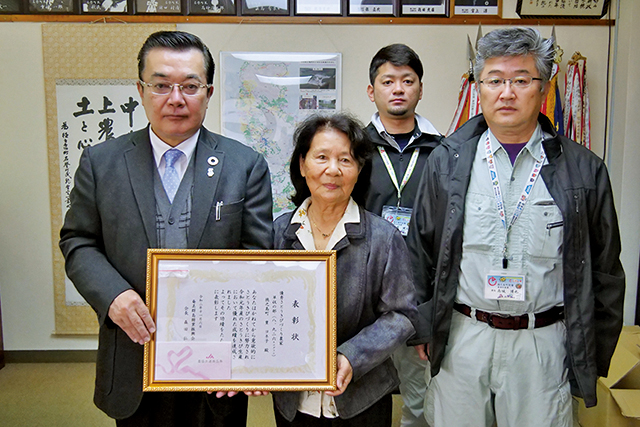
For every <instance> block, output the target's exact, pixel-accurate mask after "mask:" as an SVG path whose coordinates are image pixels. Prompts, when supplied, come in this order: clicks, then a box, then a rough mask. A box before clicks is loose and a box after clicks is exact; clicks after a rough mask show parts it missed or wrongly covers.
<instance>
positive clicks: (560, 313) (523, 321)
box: [453, 302, 564, 331]
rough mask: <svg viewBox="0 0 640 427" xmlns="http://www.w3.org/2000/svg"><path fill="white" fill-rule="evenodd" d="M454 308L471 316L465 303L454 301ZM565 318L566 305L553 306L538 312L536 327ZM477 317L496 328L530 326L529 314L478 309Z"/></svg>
mask: <svg viewBox="0 0 640 427" xmlns="http://www.w3.org/2000/svg"><path fill="white" fill-rule="evenodd" d="M453 308H455V309H456V311H459V312H460V313H462V314H464V315H465V316H467V317H471V307H469V306H468V305H465V304H458V303H457V302H454V303H453ZM563 318H564V307H553V308H552V309H550V310H547V311H543V312H542V313H536V320H535V326H534V327H535V328H543V327H545V326H549V325H553V324H554V323H556V322H557V321H559V320H562V319H563ZM476 319H478V320H479V321H481V322H484V323H486V324H488V325H489V326H491V327H492V328H495V329H512V330H514V331H517V330H518V329H528V328H529V315H528V314H523V315H521V316H507V315H505V314H498V313H487V312H486V311H482V310H476Z"/></svg>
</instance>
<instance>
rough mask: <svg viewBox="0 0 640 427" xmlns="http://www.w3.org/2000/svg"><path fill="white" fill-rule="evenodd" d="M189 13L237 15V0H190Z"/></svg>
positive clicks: (188, 2) (188, 3)
mask: <svg viewBox="0 0 640 427" xmlns="http://www.w3.org/2000/svg"><path fill="white" fill-rule="evenodd" d="M187 10H188V12H187V13H188V14H189V15H235V14H236V2H235V0H188V1H187Z"/></svg>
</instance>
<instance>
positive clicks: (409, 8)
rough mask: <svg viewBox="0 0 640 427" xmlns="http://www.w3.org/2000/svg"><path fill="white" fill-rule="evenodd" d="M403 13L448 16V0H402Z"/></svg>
mask: <svg viewBox="0 0 640 427" xmlns="http://www.w3.org/2000/svg"><path fill="white" fill-rule="evenodd" d="M400 4H401V5H402V15H405V16H411V15H414V16H416V15H431V16H448V15H449V3H447V0H400Z"/></svg>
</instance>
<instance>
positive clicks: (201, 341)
mask: <svg viewBox="0 0 640 427" xmlns="http://www.w3.org/2000/svg"><path fill="white" fill-rule="evenodd" d="M146 298H147V301H146V302H147V306H148V307H149V311H150V312H151V315H152V316H153V319H154V321H155V323H156V332H155V333H153V334H152V337H151V341H150V342H149V343H147V344H145V347H144V377H143V378H144V379H143V390H144V391H205V390H206V391H225V390H234V391H247V390H268V391H297V390H335V389H336V255H335V251H282V250H280V251H268V250H248V251H245V250H243V251H241V250H173V249H149V250H148V254H147V295H146Z"/></svg>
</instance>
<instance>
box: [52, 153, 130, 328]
mask: <svg viewBox="0 0 640 427" xmlns="http://www.w3.org/2000/svg"><path fill="white" fill-rule="evenodd" d="M91 154H92V148H91V147H89V148H86V149H85V150H84V151H83V152H82V155H81V157H80V164H79V166H78V169H77V171H76V175H75V183H74V187H73V190H72V191H71V196H70V200H71V206H70V208H69V210H68V211H67V214H66V217H65V220H64V225H63V226H62V229H61V230H60V249H61V250H62V254H63V255H64V258H65V269H66V272H67V276H69V279H71V281H72V282H73V284H74V285H75V287H76V288H77V289H78V292H80V294H81V295H82V296H83V297H84V299H85V300H87V302H88V303H89V304H90V305H91V307H92V308H93V309H94V310H95V311H96V313H97V315H98V321H99V322H100V324H103V323H104V322H105V321H106V320H107V314H108V312H109V307H110V306H111V303H112V302H113V300H114V299H115V298H116V297H117V296H118V295H120V294H121V293H122V292H124V291H126V290H128V289H132V287H131V285H130V284H129V283H128V282H127V281H126V280H125V279H124V278H123V277H122V276H121V275H120V273H118V271H117V270H116V269H115V268H114V267H113V266H112V265H111V263H110V262H109V260H108V259H107V257H106V255H105V251H104V241H103V235H102V223H101V219H100V213H99V210H98V204H97V203H98V202H97V200H96V181H95V176H94V168H93V165H92V158H91Z"/></svg>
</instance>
